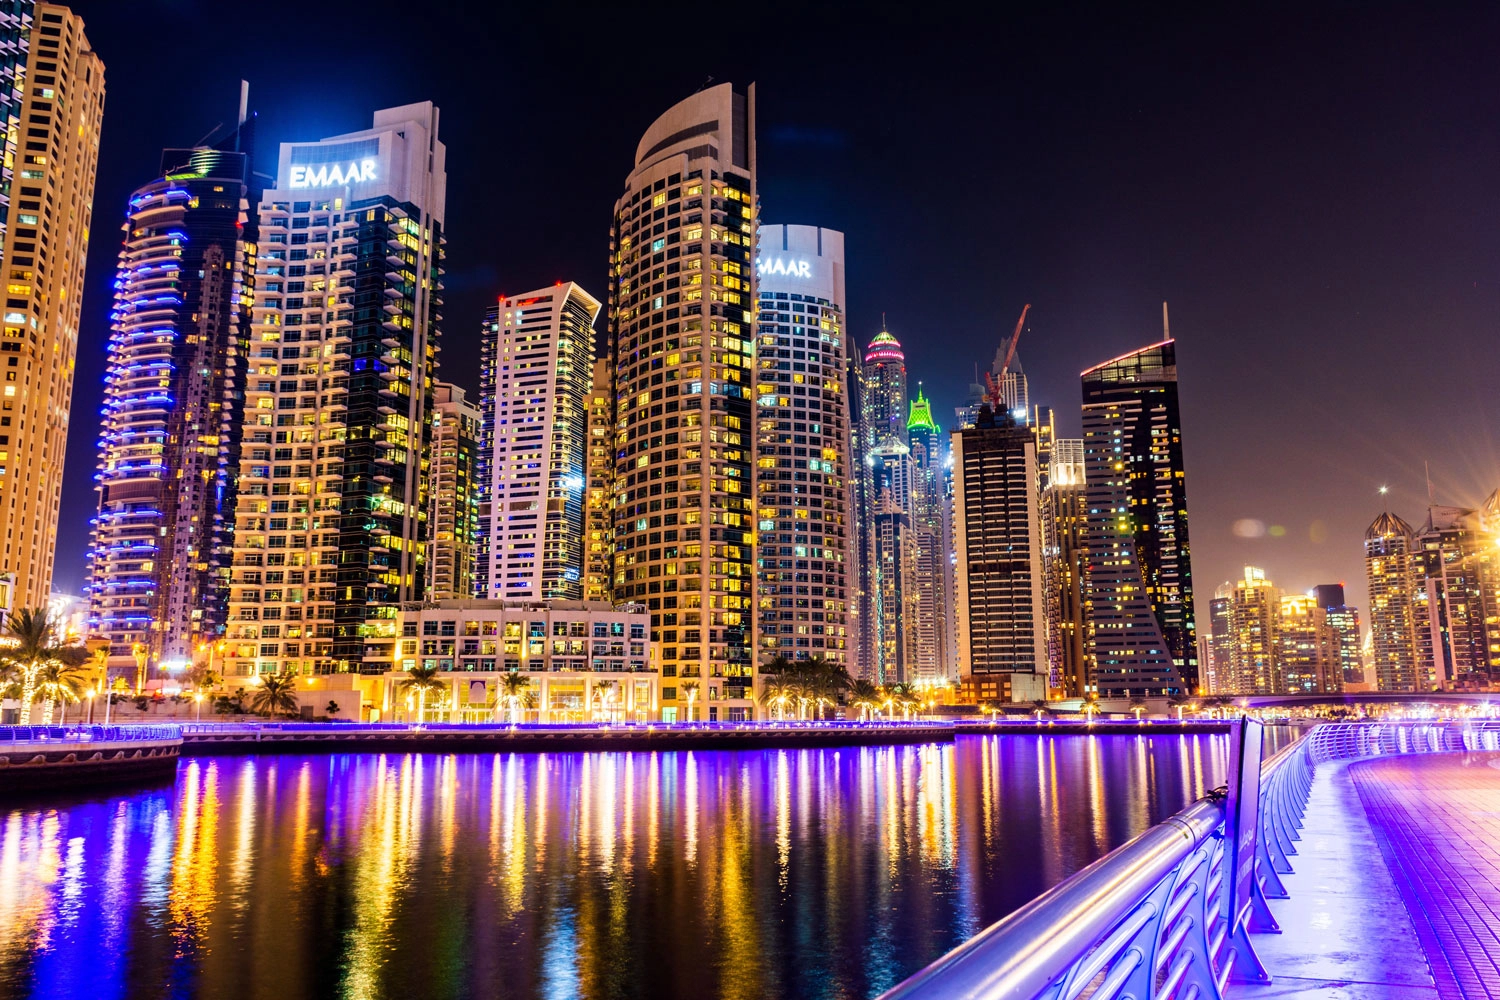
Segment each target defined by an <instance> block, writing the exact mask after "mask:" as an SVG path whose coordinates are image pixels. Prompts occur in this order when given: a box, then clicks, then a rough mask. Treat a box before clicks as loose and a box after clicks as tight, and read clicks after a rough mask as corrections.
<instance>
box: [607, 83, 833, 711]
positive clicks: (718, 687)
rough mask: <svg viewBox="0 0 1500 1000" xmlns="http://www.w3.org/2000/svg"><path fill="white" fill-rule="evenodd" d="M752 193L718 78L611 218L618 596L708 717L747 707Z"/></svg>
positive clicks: (663, 139)
mask: <svg viewBox="0 0 1500 1000" xmlns="http://www.w3.org/2000/svg"><path fill="white" fill-rule="evenodd" d="M756 209H757V193H756V165H755V88H754V87H753V86H752V87H750V88H749V89H748V90H747V91H746V92H744V93H739V92H736V91H735V90H734V88H733V87H732V86H731V85H729V84H721V85H719V86H715V87H709V88H706V89H704V90H700V91H699V92H698V93H696V94H694V95H693V96H691V97H689V98H687V99H686V100H684V101H682V102H680V103H678V104H677V105H675V106H674V107H672V108H671V109H670V110H668V111H667V112H666V113H665V114H663V115H662V116H661V117H660V118H658V119H657V120H656V121H655V122H654V123H653V124H652V125H651V127H650V128H649V129H648V130H647V131H646V133H645V135H644V136H642V137H641V141H640V144H639V145H638V146H637V148H636V155H635V165H634V167H633V169H632V170H631V171H630V174H629V176H627V178H626V180H625V186H624V193H623V194H622V195H621V196H620V199H619V201H617V202H616V204H615V214H614V225H613V227H612V229H611V234H610V292H609V343H610V353H611V354H612V355H613V357H614V360H615V373H614V379H613V382H614V387H615V435H616V436H615V441H614V454H615V484H614V489H615V508H614V515H615V516H614V546H615V553H614V557H615V565H614V583H613V589H614V599H615V601H616V602H645V603H646V605H647V607H648V609H649V611H650V614H651V624H652V630H653V632H654V634H655V635H657V636H658V637H659V639H660V642H661V649H662V673H663V699H664V701H665V700H666V698H665V693H666V690H667V689H671V690H672V691H673V692H674V693H675V694H676V696H677V697H676V703H675V704H674V705H671V706H668V707H672V708H674V709H680V710H682V711H684V712H685V711H686V708H687V703H688V699H687V697H686V696H687V694H688V693H692V694H694V695H695V696H696V698H697V710H699V711H706V715H704V716H703V717H704V718H705V719H709V720H713V719H719V720H738V719H749V718H753V716H754V711H755V684H754V679H755V669H756V664H755V649H756V644H755V611H754V600H753V593H754V587H755V551H754V546H755V528H756V516H755V515H756V511H755V479H754V472H755V464H754V461H753V459H754V450H753V447H754V440H755V438H754V434H755V428H754V420H755V398H754V389H755V329H754V310H755V305H756V273H755V226H756ZM815 477H816V482H817V483H818V485H820V487H822V488H823V489H825V490H826V489H827V488H828V486H827V480H828V479H829V478H833V476H832V474H831V473H823V472H819V473H811V472H810V473H809V477H808V486H809V488H810V487H811V486H812V485H813V483H814V478H815ZM689 685H691V686H689Z"/></svg>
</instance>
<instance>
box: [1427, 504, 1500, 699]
mask: <svg viewBox="0 0 1500 1000" xmlns="http://www.w3.org/2000/svg"><path fill="white" fill-rule="evenodd" d="M1414 543H1415V553H1414V560H1413V570H1414V572H1415V573H1416V576H1417V581H1416V582H1417V586H1418V590H1419V592H1418V595H1417V599H1418V602H1419V604H1424V605H1425V606H1426V608H1427V614H1426V618H1427V635H1428V638H1427V640H1426V641H1425V642H1424V643H1422V644H1421V645H1422V646H1423V647H1424V648H1426V649H1430V650H1431V670H1432V674H1433V676H1434V677H1435V679H1436V681H1437V683H1438V685H1439V686H1441V687H1443V688H1445V689H1462V688H1487V687H1488V686H1489V684H1490V680H1491V677H1492V676H1500V671H1495V672H1494V674H1493V675H1492V671H1494V668H1495V666H1496V663H1495V660H1494V657H1495V656H1496V652H1492V648H1494V649H1496V650H1497V651H1500V632H1497V630H1496V628H1495V627H1494V625H1493V624H1489V623H1488V621H1487V620H1489V619H1493V618H1495V617H1496V612H1497V608H1496V598H1497V593H1496V584H1497V582H1500V581H1497V576H1500V551H1497V549H1496V544H1495V537H1494V536H1493V535H1492V534H1491V533H1490V532H1488V531H1487V530H1486V525H1485V523H1484V517H1483V515H1482V513H1481V512H1480V511H1479V510H1472V509H1469V508H1465V507H1448V506H1439V505H1432V506H1429V507H1428V508H1427V521H1426V523H1425V524H1423V526H1422V527H1421V528H1420V529H1419V530H1418V531H1417V532H1416V536H1415V539H1414Z"/></svg>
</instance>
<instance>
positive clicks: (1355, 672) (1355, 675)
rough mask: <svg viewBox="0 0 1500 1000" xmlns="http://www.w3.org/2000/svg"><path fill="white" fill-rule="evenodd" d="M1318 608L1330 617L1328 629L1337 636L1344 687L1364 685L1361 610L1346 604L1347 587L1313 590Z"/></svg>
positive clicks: (1335, 585)
mask: <svg viewBox="0 0 1500 1000" xmlns="http://www.w3.org/2000/svg"><path fill="white" fill-rule="evenodd" d="M1313 594H1314V596H1315V597H1316V598H1317V601H1318V606H1319V607H1321V608H1323V610H1325V611H1326V612H1327V613H1328V625H1329V627H1331V628H1332V629H1333V630H1334V633H1335V635H1337V636H1338V649H1339V669H1340V670H1341V671H1342V673H1343V683H1344V685H1345V686H1348V685H1353V684H1363V683H1364V681H1365V668H1364V657H1363V655H1362V654H1361V652H1360V644H1361V641H1362V639H1363V635H1362V632H1361V630H1360V623H1359V609H1358V608H1355V607H1350V606H1349V605H1347V604H1345V603H1344V585H1343V584H1341V583H1323V584H1319V585H1318V586H1316V587H1314V588H1313Z"/></svg>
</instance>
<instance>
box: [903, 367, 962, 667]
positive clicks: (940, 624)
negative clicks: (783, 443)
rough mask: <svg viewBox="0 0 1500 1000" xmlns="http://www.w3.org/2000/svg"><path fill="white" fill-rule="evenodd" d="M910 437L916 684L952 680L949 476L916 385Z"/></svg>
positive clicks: (911, 635) (911, 636)
mask: <svg viewBox="0 0 1500 1000" xmlns="http://www.w3.org/2000/svg"><path fill="white" fill-rule="evenodd" d="M906 433H907V436H908V438H909V439H910V441H911V465H912V487H911V514H910V517H911V534H910V538H911V542H910V545H909V556H908V559H907V566H906V567H905V568H906V572H907V576H908V583H907V586H906V587H905V588H904V591H905V593H906V595H907V600H908V606H909V608H910V613H909V614H908V615H907V616H906V617H907V622H906V625H907V627H906V634H907V637H908V640H907V641H908V643H909V644H910V645H911V647H912V649H911V653H910V655H909V656H908V657H907V658H906V662H907V664H908V670H907V672H908V676H909V677H910V678H911V679H912V680H914V681H916V682H918V683H924V684H925V683H941V682H945V681H951V680H954V679H956V675H955V673H954V666H955V658H954V654H953V641H954V638H953V635H952V631H951V629H952V621H953V614H952V608H953V560H952V558H951V554H952V550H953V518H952V510H953V505H952V500H953V488H952V484H953V479H952V472H951V470H950V469H949V467H948V450H947V448H946V447H944V440H943V430H942V428H941V427H939V426H938V424H937V421H936V420H935V419H933V415H932V403H931V401H930V400H928V399H927V397H926V395H925V394H924V393H923V392H922V385H921V383H920V382H919V383H917V398H916V399H913V400H911V403H910V407H909V410H908V413H907V418H906Z"/></svg>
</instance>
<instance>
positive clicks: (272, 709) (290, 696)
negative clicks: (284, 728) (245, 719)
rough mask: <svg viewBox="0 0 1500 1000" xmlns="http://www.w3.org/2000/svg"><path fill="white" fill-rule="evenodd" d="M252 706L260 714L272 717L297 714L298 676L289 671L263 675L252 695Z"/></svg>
mask: <svg viewBox="0 0 1500 1000" xmlns="http://www.w3.org/2000/svg"><path fill="white" fill-rule="evenodd" d="M250 708H251V710H252V711H254V712H255V713H256V714H258V715H269V716H271V717H272V718H275V717H276V716H278V715H295V714H297V678H296V677H295V676H294V675H292V674H289V673H286V674H267V675H266V676H264V677H262V678H261V679H260V685H259V686H258V687H257V688H256V689H255V694H253V695H252V696H251V697H250Z"/></svg>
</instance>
